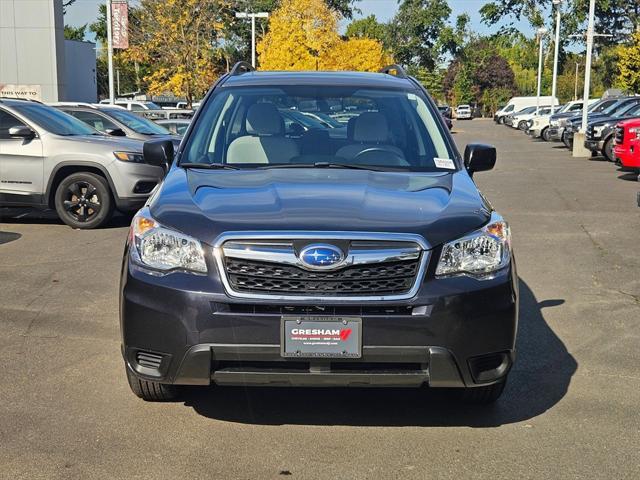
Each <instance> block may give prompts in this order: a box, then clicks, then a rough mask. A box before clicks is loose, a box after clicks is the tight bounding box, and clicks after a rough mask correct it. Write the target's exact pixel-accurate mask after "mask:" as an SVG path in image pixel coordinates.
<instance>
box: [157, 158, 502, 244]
mask: <svg viewBox="0 0 640 480" xmlns="http://www.w3.org/2000/svg"><path fill="white" fill-rule="evenodd" d="M150 210H151V214H152V216H153V217H154V218H155V219H156V220H157V221H159V222H160V223H161V224H163V225H166V226H169V227H172V228H175V229H177V230H179V231H182V232H184V233H187V234H189V235H192V236H195V237H196V238H198V239H200V240H201V241H203V242H205V243H209V244H211V243H213V242H214V241H215V239H216V237H218V235H220V234H222V233H224V232H230V231H260V230H282V231H291V230H297V231H360V232H396V233H413V234H419V235H422V236H423V237H424V238H425V239H426V240H427V242H428V243H430V244H431V245H433V246H435V245H438V244H441V243H443V242H446V241H449V240H452V239H455V238H458V237H460V236H462V235H464V234H466V233H468V232H470V231H473V230H475V229H477V228H479V227H481V226H483V225H484V224H486V222H487V221H488V220H489V218H490V214H491V207H490V206H489V205H488V203H487V202H486V201H485V200H484V199H483V197H482V196H481V195H480V193H479V192H478V190H477V188H476V186H475V184H474V183H473V181H472V180H471V178H470V177H469V175H468V174H467V173H466V172H465V171H459V172H455V173H415V172H412V173H398V172H372V171H365V170H342V169H318V168H316V169H314V168H308V169H306V168H305V169H270V170H246V171H228V170H227V171H222V170H214V171H212V170H194V169H192V170H185V169H182V168H179V167H174V168H172V169H171V171H170V172H169V174H168V175H167V177H166V179H165V181H164V182H163V184H162V187H161V188H160V190H159V191H158V193H157V195H154V197H153V200H152V201H151V203H150Z"/></svg>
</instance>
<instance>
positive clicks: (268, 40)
mask: <svg viewBox="0 0 640 480" xmlns="http://www.w3.org/2000/svg"><path fill="white" fill-rule="evenodd" d="M339 20H340V18H339V15H338V14H337V13H336V12H335V11H333V10H331V9H329V8H328V7H327V5H326V3H325V2H324V1H323V0H282V2H281V4H280V7H279V8H278V9H276V10H275V11H274V12H273V14H272V15H271V18H270V20H269V31H268V32H267V34H266V35H265V36H264V38H263V39H262V40H261V41H260V42H259V43H258V46H257V51H258V55H259V60H260V68H261V69H263V70H361V71H377V70H379V69H380V68H382V67H383V66H384V65H385V63H388V62H389V55H388V54H387V53H386V52H385V51H384V49H383V47H382V44H381V43H380V42H379V41H377V40H374V39H370V38H353V39H348V40H343V39H342V38H341V37H340V35H339V34H338V21H339Z"/></svg>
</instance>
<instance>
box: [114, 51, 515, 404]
mask: <svg viewBox="0 0 640 480" xmlns="http://www.w3.org/2000/svg"><path fill="white" fill-rule="evenodd" d="M144 156H145V160H146V161H147V162H148V163H151V164H154V165H161V166H164V167H165V169H166V171H167V173H166V176H165V178H164V180H163V182H162V183H161V184H160V185H159V187H158V188H157V190H156V191H155V193H154V194H153V195H152V196H151V197H150V199H149V201H148V202H147V204H146V206H145V207H144V208H143V209H142V210H140V211H139V212H138V214H137V215H136V217H135V218H134V220H133V224H132V226H131V230H130V235H129V238H128V242H127V245H126V252H125V257H124V262H123V269H122V282H121V296H120V321H121V329H122V353H123V355H124V360H125V367H126V372H127V376H128V380H129V384H130V385H131V388H132V390H133V391H134V393H135V394H136V395H138V396H139V397H141V398H144V399H145V400H165V399H170V398H174V397H175V396H176V395H177V394H178V393H179V390H178V386H179V385H210V384H216V385H219V386H223V385H251V386H313V387H321V386H326V387H335V386H353V387H363V386H373V387H398V386H411V387H421V386H429V387H447V388H456V389H459V391H460V392H462V393H463V397H464V398H465V399H467V400H469V401H474V402H492V401H494V400H496V399H497V398H498V397H499V396H500V394H501V393H502V391H503V389H504V385H505V382H506V379H507V374H508V372H509V370H510V368H511V365H512V362H513V358H514V343H515V336H516V328H517V317H518V286H517V275H516V270H515V264H514V259H513V253H512V251H511V241H510V234H509V227H508V225H507V224H506V222H505V221H504V220H503V219H502V217H501V216H500V215H498V214H497V213H496V212H495V211H494V210H493V209H492V207H491V205H490V204H489V202H488V201H487V200H486V199H485V198H484V197H483V196H482V195H481V194H480V192H479V191H478V189H477V187H476V185H475V184H474V182H473V180H472V175H473V173H474V172H477V171H482V170H489V169H491V168H492V167H493V166H494V164H495V160H496V152H495V149H494V148H493V147H490V146H486V145H480V144H473V145H469V146H467V148H466V150H465V154H464V158H462V157H461V156H460V154H459V153H458V151H457V150H456V147H455V145H454V143H453V140H452V138H451V136H450V134H449V132H448V130H447V127H446V125H445V124H444V122H443V120H442V118H441V116H440V115H439V113H438V110H437V108H436V106H435V104H434V102H433V101H432V100H431V98H430V97H429V95H428V94H427V92H426V91H425V90H424V88H423V87H422V86H421V85H420V84H419V83H418V82H417V81H416V80H415V79H413V78H411V77H409V76H407V75H406V74H405V73H404V71H403V70H402V68H401V67H398V66H391V67H388V68H386V69H384V70H383V71H382V72H380V73H356V72H256V71H253V69H252V68H251V67H250V66H248V65H247V64H245V63H241V64H238V65H236V66H235V67H234V68H233V70H232V71H231V72H230V73H229V74H227V75H225V76H223V77H222V78H221V79H220V80H219V81H218V82H217V83H216V84H215V85H214V86H213V88H212V89H211V90H210V92H209V93H208V95H207V96H206V98H205V100H204V101H203V103H202V106H201V107H200V109H199V110H198V113H197V114H196V116H195V118H194V120H193V122H192V124H191V126H190V127H189V130H188V131H187V133H186V135H185V137H184V140H183V141H182V143H181V145H180V147H179V148H178V150H177V151H176V152H175V153H174V150H173V145H172V143H171V142H170V141H166V140H159V141H155V140H154V141H149V142H147V143H146V144H145V145H144Z"/></svg>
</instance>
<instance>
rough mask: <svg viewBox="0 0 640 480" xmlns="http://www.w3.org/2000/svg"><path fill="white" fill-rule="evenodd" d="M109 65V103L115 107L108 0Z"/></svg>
mask: <svg viewBox="0 0 640 480" xmlns="http://www.w3.org/2000/svg"><path fill="white" fill-rule="evenodd" d="M107 64H108V66H109V103H111V104H112V105H113V103H114V101H115V92H114V88H113V32H112V25H111V0H107Z"/></svg>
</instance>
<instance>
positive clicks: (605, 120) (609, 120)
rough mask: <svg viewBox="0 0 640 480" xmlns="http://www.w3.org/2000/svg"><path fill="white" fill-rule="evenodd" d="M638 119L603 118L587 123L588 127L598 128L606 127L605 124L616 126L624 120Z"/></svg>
mask: <svg viewBox="0 0 640 480" xmlns="http://www.w3.org/2000/svg"><path fill="white" fill-rule="evenodd" d="M632 119H638V117H616V116H613V117H603V118H599V119H597V120H596V121H594V122H589V125H593V126H594V127H595V126H598V125H606V124H616V123H618V122H624V121H625V120H632Z"/></svg>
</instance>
